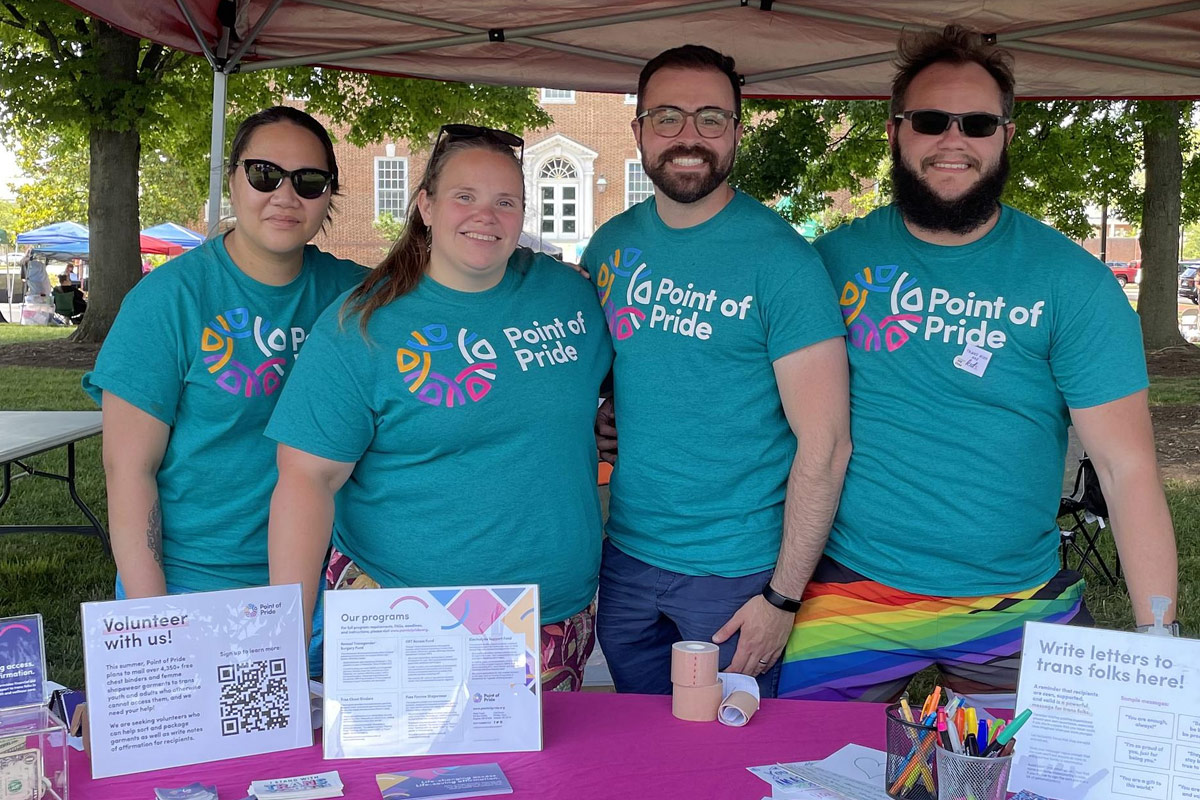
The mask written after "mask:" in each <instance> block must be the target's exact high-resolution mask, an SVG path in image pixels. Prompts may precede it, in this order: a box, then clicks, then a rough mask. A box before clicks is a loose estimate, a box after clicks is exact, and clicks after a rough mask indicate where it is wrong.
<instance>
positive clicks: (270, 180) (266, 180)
mask: <svg viewBox="0 0 1200 800" xmlns="http://www.w3.org/2000/svg"><path fill="white" fill-rule="evenodd" d="M239 164H240V165H241V166H243V167H245V168H246V181H247V182H248V183H249V184H250V186H251V188H253V189H257V190H258V191H260V192H273V191H275V190H276V189H278V188H279V187H280V186H282V185H283V181H284V179H285V178H291V180H292V188H293V189H295V190H296V194H297V195H299V196H300V197H303V198H304V199H305V200H316V199H317V198H318V197H320V196H321V195H323V194H325V192H327V191H329V186H330V184H332V183H333V173H332V172H328V171H326V170H323V169H316V168H315V167H305V168H304V169H297V170H286V169H284V168H283V167H281V166H279V165H278V164H273V163H271V162H270V161H266V160H265V159H261V158H247V159H243V160H242V161H238V162H235V163H234V165H233V166H234V167H237V166H238V165H239Z"/></svg>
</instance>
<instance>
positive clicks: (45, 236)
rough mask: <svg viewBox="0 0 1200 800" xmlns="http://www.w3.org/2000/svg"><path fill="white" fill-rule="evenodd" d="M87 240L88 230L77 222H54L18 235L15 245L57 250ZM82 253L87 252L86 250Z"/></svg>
mask: <svg viewBox="0 0 1200 800" xmlns="http://www.w3.org/2000/svg"><path fill="white" fill-rule="evenodd" d="M87 238H88V229H87V228H85V227H84V226H82V225H80V224H79V223H78V222H55V223H54V224H52V225H44V226H42V227H40V228H34V229H33V230H31V231H26V232H25V233H18V234H17V244H19V245H22V244H24V245H39V246H42V247H47V248H57V247H60V246H63V245H65V246H68V247H69V246H72V245H76V244H78V243H79V242H80V241H81V240H82V241H83V242H84V244H86V243H87ZM84 252H87V250H86V248H85V250H84Z"/></svg>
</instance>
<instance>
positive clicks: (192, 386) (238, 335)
mask: <svg viewBox="0 0 1200 800" xmlns="http://www.w3.org/2000/svg"><path fill="white" fill-rule="evenodd" d="M365 275H366V270H365V269H364V268H363V267H361V266H359V265H358V264H355V263H354V262H352V261H344V260H342V259H338V258H334V257H333V256H331V255H329V254H328V253H323V252H321V251H320V250H318V249H317V248H316V247H314V246H312V245H309V246H308V247H306V248H305V250H304V265H303V267H302V269H301V271H300V274H299V275H298V276H297V277H296V279H295V280H293V281H292V282H291V283H289V284H287V285H286V286H270V285H267V284H264V283H259V282H258V281H256V280H254V279H253V278H251V277H249V276H248V275H246V273H244V272H242V271H241V270H240V269H238V267H237V266H236V265H235V264H234V263H233V261H232V260H230V258H229V253H228V252H227V251H226V250H225V242H224V237H217V238H215V239H212V240H210V241H208V242H205V243H204V244H203V245H201V246H200V247H197V248H196V249H195V250H192V251H190V252H188V253H185V254H184V255H182V256H179V257H178V258H175V259H173V260H171V261H169V262H168V263H166V264H164V265H163V266H161V267H159V268H158V269H156V270H154V271H153V272H151V273H149V274H148V275H146V276H145V277H144V278H142V280H141V281H140V282H139V283H138V284H137V285H136V286H135V287H134V288H133V289H132V291H130V292H129V294H128V295H126V297H125V300H124V302H123V303H122V304H121V311H120V313H119V314H118V315H117V318H116V320H115V321H114V322H113V326H112V330H111V331H109V334H108V338H106V339H105V340H104V346H103V347H102V348H101V350H100V355H99V357H98V358H97V359H96V368H95V369H94V370H93V371H92V372H89V373H88V374H87V375H85V376H84V377H83V388H84V389H85V390H87V392H88V394H90V395H91V396H92V399H94V400H95V401H96V402H97V403H99V402H100V399H101V392H102V391H107V392H111V393H112V394H114V395H116V396H118V397H120V398H121V399H122V400H125V401H126V402H128V403H131V404H132V405H134V406H137V407H138V408H140V409H141V410H142V411H145V412H146V413H147V414H150V415H151V416H153V417H155V418H157V419H159V420H162V421H163V422H164V423H166V424H167V425H169V426H170V428H171V434H170V439H169V440H168V442H167V450H166V453H165V454H164V455H163V460H162V464H161V466H160V467H159V471H158V494H159V501H160V503H161V504H162V527H163V568H164V571H165V572H166V578H167V584H168V585H170V586H172V587H178V588H179V589H180V590H187V591H210V590H214V589H232V588H239V587H244V586H261V585H265V584H266V583H268V571H267V517H268V513H269V509H270V501H271V492H272V491H273V490H274V488H275V477H276V471H275V443H274V442H272V441H271V440H269V439H267V438H266V437H264V436H263V435H262V434H263V430H264V429H265V428H266V426H267V421H268V420H269V419H270V417H271V412H272V411H273V410H274V408H275V402H276V401H277V400H278V399H279V396H280V389H282V388H283V383H284V381H285V379H286V378H287V376H288V374H289V373H290V372H291V370H292V367H293V364H294V362H295V360H296V354H297V353H298V352H299V351H300V348H301V346H302V345H303V344H304V341H305V339H306V338H307V335H308V332H309V330H310V329H311V327H312V325H313V323H314V322H315V321H316V319H317V317H318V316H319V315H320V314H321V312H322V311H324V310H325V307H326V306H328V305H329V304H330V303H331V302H332V301H333V300H334V298H336V297H337V296H338V295H340V294H342V293H343V292H344V291H346V290H347V289H348V288H350V287H352V286H354V285H356V284H357V283H358V282H359V281H361V280H362V278H363V277H364V276H365Z"/></svg>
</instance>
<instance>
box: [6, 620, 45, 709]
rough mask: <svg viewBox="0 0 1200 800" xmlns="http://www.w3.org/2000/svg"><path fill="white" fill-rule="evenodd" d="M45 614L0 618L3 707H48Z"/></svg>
mask: <svg viewBox="0 0 1200 800" xmlns="http://www.w3.org/2000/svg"><path fill="white" fill-rule="evenodd" d="M45 679H46V649H45V647H44V645H43V641H42V615H41V614H30V615H28V616H24V617H5V618H4V619H0V708H20V707H22V706H33V705H45V703H46V693H45V688H44V685H45Z"/></svg>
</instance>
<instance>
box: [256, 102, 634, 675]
mask: <svg viewBox="0 0 1200 800" xmlns="http://www.w3.org/2000/svg"><path fill="white" fill-rule="evenodd" d="M522 146H523V142H522V140H521V139H520V138H518V137H516V136H514V135H513V134H510V133H506V132H504V131H495V130H491V129H488V128H478V127H475V126H471V125H447V126H444V127H443V128H442V131H441V133H440V134H439V136H438V140H437V142H436V144H435V145H434V148H433V152H432V154H431V155H430V159H429V163H428V165H427V167H426V171H425V175H424V177H423V178H422V180H421V183H420V186H419V187H418V191H417V192H416V196H415V198H414V200H413V202H412V203H411V204H410V206H409V210H408V217H407V220H408V222H407V225H406V227H405V230H404V233H403V234H401V236H400V238H399V239H398V240H397V242H396V243H395V245H394V246H393V247H392V249H391V252H389V253H388V255H387V257H386V258H385V259H384V261H383V263H382V264H380V265H379V266H378V267H377V268H375V270H373V271H372V273H371V275H370V276H369V277H368V278H367V279H366V281H364V282H363V284H362V285H361V286H359V287H358V288H357V289H355V290H354V291H352V292H350V293H349V295H348V296H347V297H345V298H344V300H343V302H341V303H339V304H337V305H335V306H331V307H330V308H329V310H328V311H326V312H325V314H324V315H323V316H322V318H321V319H320V320H319V321H318V322H317V325H316V327H315V328H314V330H313V336H312V338H311V339H310V341H309V343H308V345H306V347H305V350H304V358H303V359H301V360H300V362H299V363H298V364H297V365H296V371H295V373H294V374H293V376H292V378H291V380H290V381H289V384H288V387H287V389H286V391H285V392H284V395H283V397H282V398H281V399H280V402H279V405H278V406H277V407H276V409H275V415H274V417H272V419H271V424H270V425H269V426H268V427H267V436H268V437H269V438H272V439H275V440H277V441H278V442H279V443H280V446H279V458H278V461H279V485H278V486H277V487H276V489H275V494H274V496H273V497H272V500H271V531H270V545H271V580H272V582H273V583H292V582H301V583H303V585H304V594H305V602H306V608H307V609H311V608H312V607H313V603H314V600H315V598H316V596H317V592H318V589H319V588H320V587H321V586H322V585H324V587H325V588H329V589H342V588H368V587H371V588H373V587H376V586H383V587H389V588H390V587H402V586H414V587H428V586H465V585H497V584H513V583H536V584H538V585H539V587H540V602H541V621H542V687H543V689H547V690H552V689H560V690H571V689H578V688H579V686H580V685H581V683H582V675H583V665H584V662H586V660H587V658H588V655H589V654H590V653H591V650H592V646H593V643H594V635H593V630H594V626H593V620H594V614H595V610H594V607H593V606H592V598H593V597H594V596H595V592H596V579H597V573H598V571H599V566H600V504H599V499H598V497H597V492H596V465H597V459H596V447H595V440H594V438H593V433H592V426H593V422H594V419H595V414H596V399H597V396H598V392H599V388H600V382H601V380H602V379H603V378H604V376H605V375H606V374H607V372H608V369H609V365H610V363H611V361H612V347H611V344H610V342H609V339H608V332H607V328H606V326H605V324H604V319H603V316H602V315H601V310H600V307H599V305H598V303H597V301H596V294H595V291H594V290H592V288H591V285H590V284H589V283H588V282H587V281H586V280H584V279H583V278H581V277H580V276H579V275H577V274H576V273H575V272H574V271H572V270H570V269H568V268H566V267H564V266H563V265H562V264H560V263H559V262H557V261H554V260H553V259H551V258H549V257H548V256H544V255H541V254H535V253H533V252H531V251H530V250H527V249H524V248H518V247H517V237H518V236H519V235H520V233H521V223H522V221H523V218H524V180H523V177H522V173H521V162H520V159H519V158H518V156H517V154H516V153H515V152H514V150H515V149H516V148H518V147H522ZM335 494H336V495H337V503H336V513H335V503H334V496H335ZM331 527H332V530H333V537H332V540H333V549H332V551H331V552H330V557H329V563H328V568H327V569H325V570H324V574H322V566H323V561H324V555H325V553H326V551H327V549H328V548H329V545H330V529H331Z"/></svg>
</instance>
